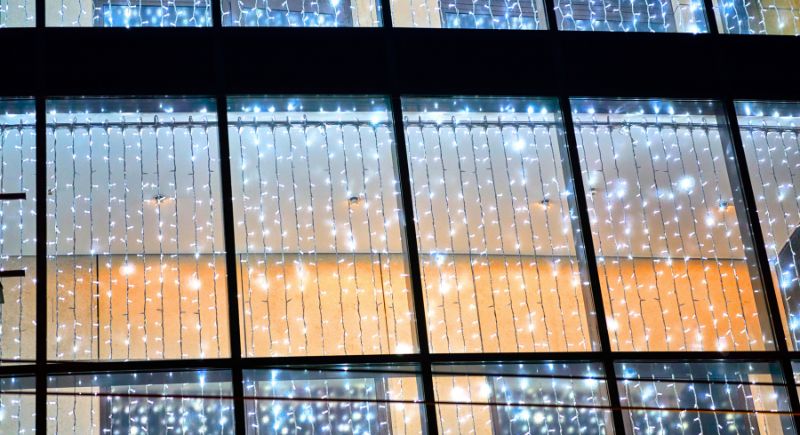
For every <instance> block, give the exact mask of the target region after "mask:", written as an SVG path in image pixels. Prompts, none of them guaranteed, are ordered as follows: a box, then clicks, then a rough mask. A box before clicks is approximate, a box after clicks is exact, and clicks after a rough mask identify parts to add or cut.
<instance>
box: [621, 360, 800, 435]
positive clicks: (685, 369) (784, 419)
mask: <svg viewBox="0 0 800 435" xmlns="http://www.w3.org/2000/svg"><path fill="white" fill-rule="evenodd" d="M616 367H617V373H619V375H618V376H620V379H619V380H618V381H617V384H618V385H619V392H620V396H621V403H622V407H623V408H628V407H630V408H633V409H630V410H627V411H624V412H625V414H626V416H625V421H626V426H627V427H626V430H627V432H628V433H658V432H660V433H671V432H673V431H674V432H678V433H723V432H724V433H737V434H763V433H770V434H773V433H774V434H794V433H796V430H795V427H794V423H793V419H792V416H791V413H790V409H791V408H790V405H789V398H788V396H787V390H786V388H787V386H786V382H785V381H784V377H783V374H782V373H781V370H780V368H779V367H778V365H777V364H775V363H763V362H719V361H712V362H691V363H680V362H676V361H669V362H659V363H655V362H634V363H617V365H616Z"/></svg>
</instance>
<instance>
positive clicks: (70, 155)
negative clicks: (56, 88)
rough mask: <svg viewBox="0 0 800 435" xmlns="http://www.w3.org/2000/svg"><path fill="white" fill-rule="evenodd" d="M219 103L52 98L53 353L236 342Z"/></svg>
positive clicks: (193, 354)
mask: <svg viewBox="0 0 800 435" xmlns="http://www.w3.org/2000/svg"><path fill="white" fill-rule="evenodd" d="M209 107H213V103H212V102H209V101H205V100H189V99H161V100H148V99H142V100H118V99H85V100H84V99H77V100H54V101H50V102H48V111H49V114H48V124H47V158H48V160H47V183H48V189H49V190H48V203H47V213H48V216H47V218H48V256H49V257H48V259H49V261H48V266H49V269H48V272H47V276H48V283H47V291H48V319H47V320H48V324H47V327H48V330H49V331H50V332H49V336H50V337H51V340H50V341H49V343H48V358H50V359H58V360H62V359H70V360H71V359H89V360H112V359H116V360H119V359H126V360H127V359H180V358H216V357H223V356H227V355H228V354H229V353H230V350H229V337H228V319H227V297H228V296H227V289H226V283H225V253H224V239H223V236H224V235H223V230H222V210H221V207H222V203H221V201H220V180H219V171H218V165H219V150H218V142H217V126H216V115H215V114H214V113H213V112H209V111H208V108H209Z"/></svg>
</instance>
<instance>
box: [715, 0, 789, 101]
mask: <svg viewBox="0 0 800 435" xmlns="http://www.w3.org/2000/svg"><path fill="white" fill-rule="evenodd" d="M716 13H717V16H718V17H719V18H720V20H721V25H720V31H721V32H723V33H733V34H745V35H746V34H751V35H752V34H760V35H766V34H769V35H795V36H797V35H800V3H798V1H797V0H788V1H785V2H771V3H767V2H762V1H757V2H745V1H743V0H720V2H719V7H718V9H717V10H716ZM748 115H749V113H748Z"/></svg>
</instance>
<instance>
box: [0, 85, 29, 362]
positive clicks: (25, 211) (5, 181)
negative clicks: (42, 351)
mask: <svg viewBox="0 0 800 435" xmlns="http://www.w3.org/2000/svg"><path fill="white" fill-rule="evenodd" d="M35 118H36V117H35V114H34V103H33V101H32V100H9V99H0V365H2V364H7V363H15V362H33V361H34V359H35V358H36V131H35V122H36V119H35Z"/></svg>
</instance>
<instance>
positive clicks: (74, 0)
mask: <svg viewBox="0 0 800 435" xmlns="http://www.w3.org/2000/svg"><path fill="white" fill-rule="evenodd" d="M28 1H31V0H28ZM45 1H46V3H45V4H46V13H47V15H46V17H45V19H46V23H47V25H48V26H50V27H211V0H164V1H129V0H45Z"/></svg>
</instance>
